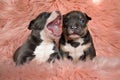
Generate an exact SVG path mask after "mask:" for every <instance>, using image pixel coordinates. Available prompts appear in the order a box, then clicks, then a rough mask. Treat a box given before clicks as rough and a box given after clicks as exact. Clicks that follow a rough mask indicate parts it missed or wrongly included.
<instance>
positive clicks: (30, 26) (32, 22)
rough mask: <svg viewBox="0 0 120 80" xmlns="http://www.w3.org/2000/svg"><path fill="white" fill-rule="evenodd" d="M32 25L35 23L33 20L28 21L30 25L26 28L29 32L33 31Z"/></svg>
mask: <svg viewBox="0 0 120 80" xmlns="http://www.w3.org/2000/svg"><path fill="white" fill-rule="evenodd" d="M34 23H35V20H32V21H30V24H29V26H28V29H29V30H31V29H33V26H34Z"/></svg>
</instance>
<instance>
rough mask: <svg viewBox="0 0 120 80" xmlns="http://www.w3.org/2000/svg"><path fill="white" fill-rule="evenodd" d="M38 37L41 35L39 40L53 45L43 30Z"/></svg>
mask: <svg viewBox="0 0 120 80" xmlns="http://www.w3.org/2000/svg"><path fill="white" fill-rule="evenodd" d="M40 35H41V39H42V40H43V41H44V42H47V43H53V39H52V38H50V37H49V35H48V34H47V33H46V32H45V31H44V30H43V31H41V32H40Z"/></svg>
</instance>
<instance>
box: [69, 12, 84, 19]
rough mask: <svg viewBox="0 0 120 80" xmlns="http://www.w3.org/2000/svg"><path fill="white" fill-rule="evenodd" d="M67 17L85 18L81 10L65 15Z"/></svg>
mask: <svg viewBox="0 0 120 80" xmlns="http://www.w3.org/2000/svg"><path fill="white" fill-rule="evenodd" d="M67 18H85V16H84V14H83V13H82V12H72V13H70V14H68V15H67Z"/></svg>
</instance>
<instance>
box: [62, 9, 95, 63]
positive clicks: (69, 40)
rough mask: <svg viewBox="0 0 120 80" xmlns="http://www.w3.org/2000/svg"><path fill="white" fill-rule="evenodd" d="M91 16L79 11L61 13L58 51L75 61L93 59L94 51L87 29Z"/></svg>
mask: <svg viewBox="0 0 120 80" xmlns="http://www.w3.org/2000/svg"><path fill="white" fill-rule="evenodd" d="M89 20H91V18H90V17H89V16H88V15H87V14H85V13H82V12H80V11H71V12H69V13H67V14H65V15H63V33H62V37H61V39H60V51H61V53H62V55H63V57H66V58H68V59H71V60H73V61H74V62H77V61H79V60H86V59H87V58H89V59H91V60H92V59H93V58H94V57H95V56H96V51H95V48H94V45H93V41H92V37H91V35H90V32H89V31H88V29H87V23H88V21H89Z"/></svg>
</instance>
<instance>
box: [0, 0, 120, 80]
mask: <svg viewBox="0 0 120 80" xmlns="http://www.w3.org/2000/svg"><path fill="white" fill-rule="evenodd" d="M53 10H60V11H61V13H62V14H65V13H67V12H69V11H71V10H81V11H83V12H86V13H87V14H88V15H89V16H90V17H92V21H90V22H89V24H88V27H89V30H90V33H91V34H92V36H93V41H94V44H95V49H96V51H97V57H96V58H95V59H94V60H93V61H87V62H79V63H77V64H74V63H72V62H70V61H57V62H55V63H54V64H47V63H44V64H36V63H35V62H31V63H30V64H26V65H24V66H20V67H16V66H15V64H14V63H13V61H12V55H13V53H14V51H15V50H16V48H18V47H19V46H20V45H21V44H22V43H23V42H24V41H25V40H26V38H27V36H28V35H29V33H30V31H29V30H27V27H28V24H29V22H30V21H31V20H32V19H34V18H35V17H36V16H37V15H38V14H39V13H40V12H43V11H53ZM0 80H120V1H119V0H0Z"/></svg>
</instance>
